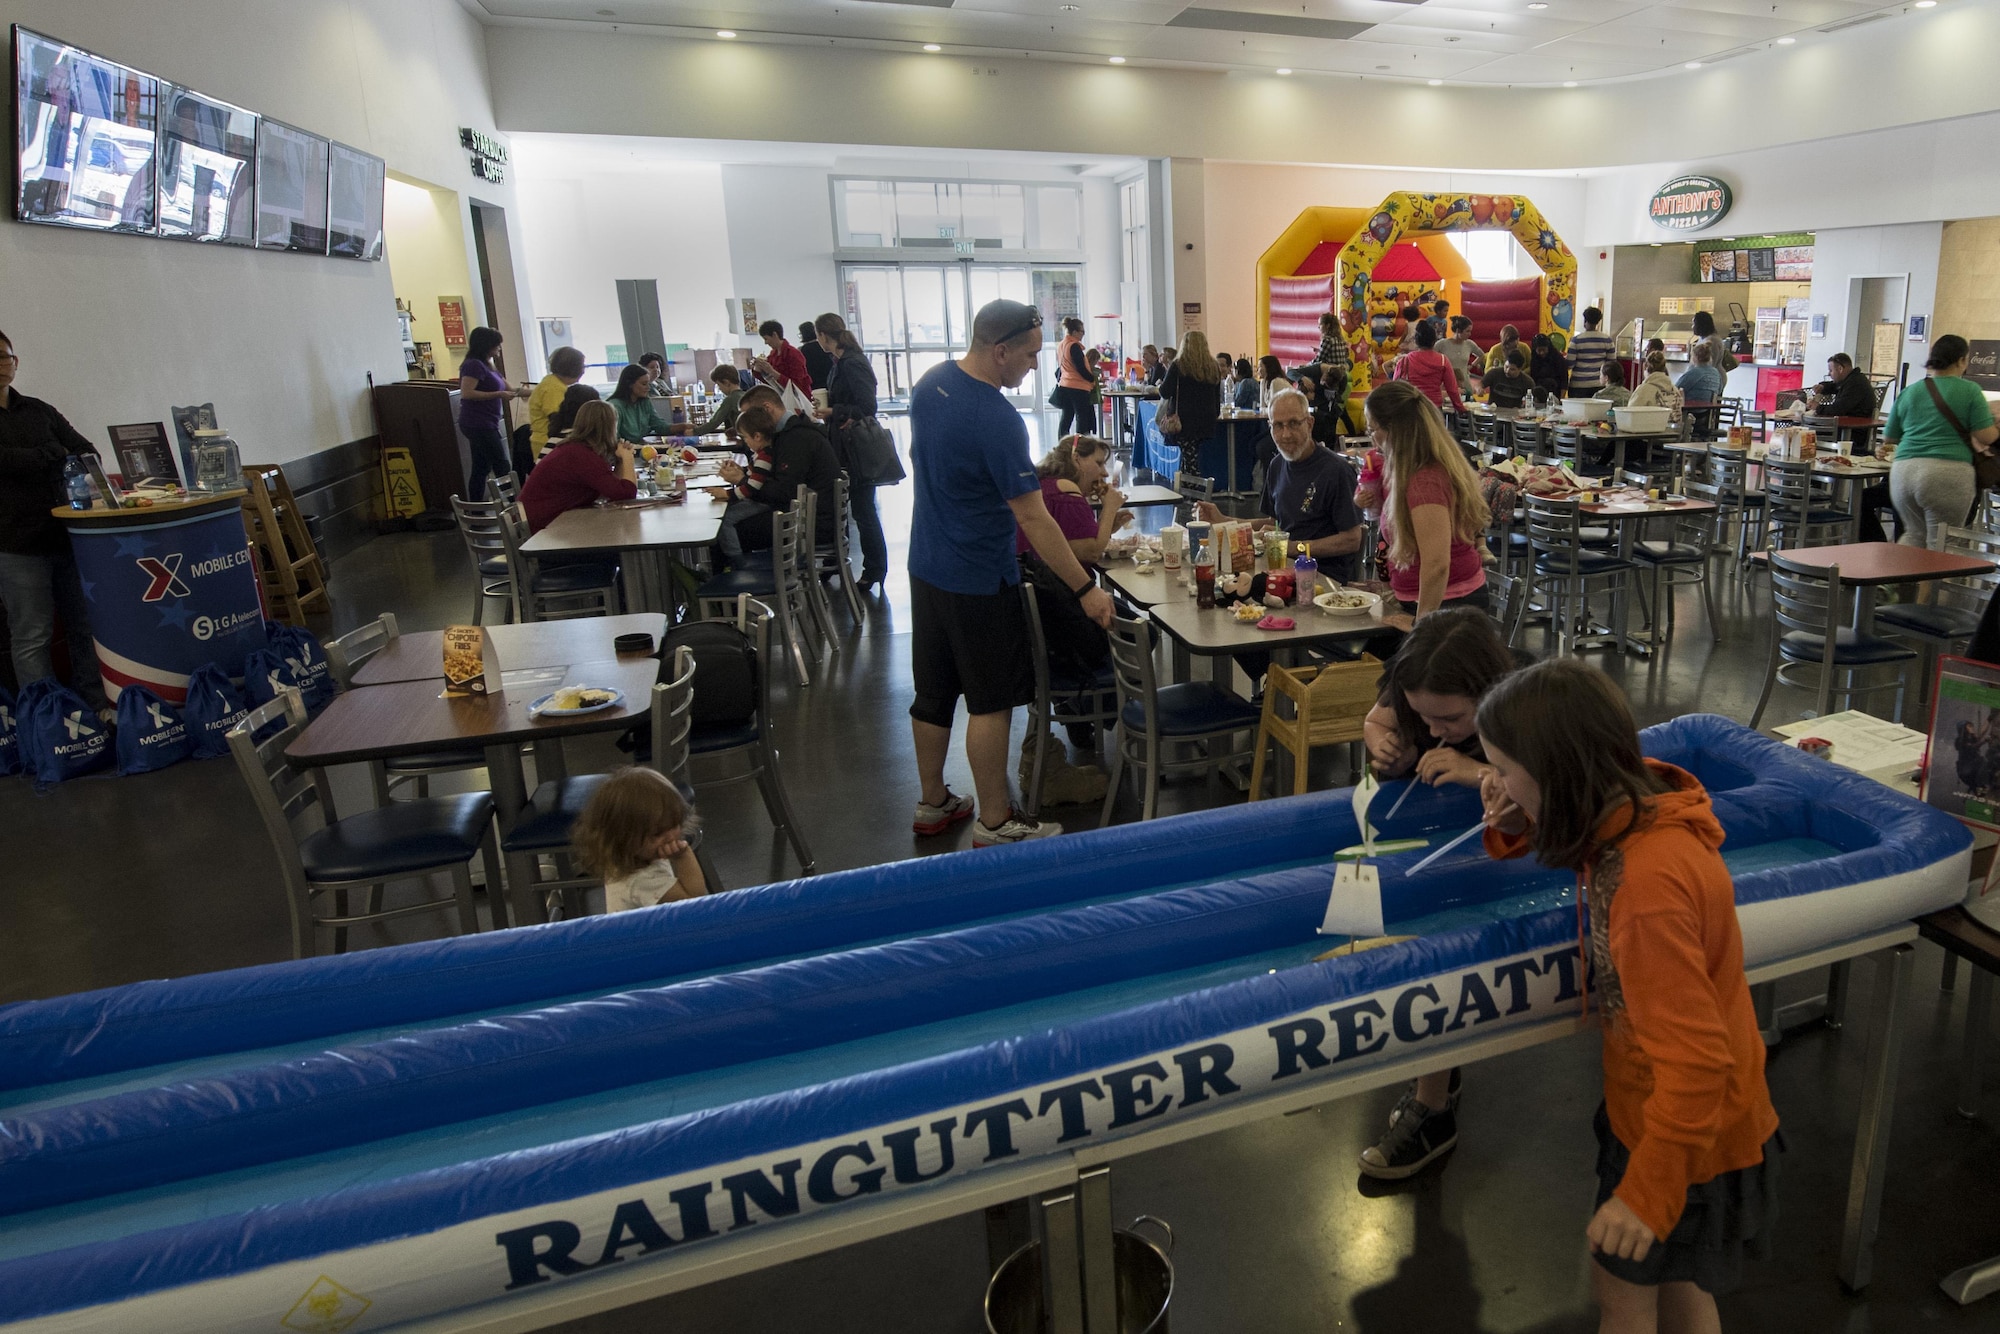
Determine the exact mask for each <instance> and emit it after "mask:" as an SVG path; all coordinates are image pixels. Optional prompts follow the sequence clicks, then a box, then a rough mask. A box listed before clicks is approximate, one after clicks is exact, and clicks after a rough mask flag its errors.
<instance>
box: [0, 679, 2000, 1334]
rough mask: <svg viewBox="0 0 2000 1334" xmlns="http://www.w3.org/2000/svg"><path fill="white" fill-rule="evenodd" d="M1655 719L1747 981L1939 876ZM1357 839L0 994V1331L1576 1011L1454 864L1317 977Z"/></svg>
mask: <svg viewBox="0 0 2000 1334" xmlns="http://www.w3.org/2000/svg"><path fill="white" fill-rule="evenodd" d="M1645 742H1646V747H1647V751H1648V753H1649V754H1652V755H1655V756H1658V757H1660V758H1662V759H1665V760H1669V761H1672V762H1673V763H1676V764H1680V765H1682V766H1683V767H1685V768H1687V769H1689V770H1691V771H1692V772H1693V773H1694V774H1695V775H1696V776H1697V777H1698V778H1700V779H1701V780H1702V782H1703V783H1704V784H1706V785H1707V786H1708V788H1709V790H1710V792H1711V793H1712V794H1713V797H1714V801H1715V807H1716V812H1717V815H1718V816H1719V817H1720V819H1721V821H1722V824H1723V827H1724V829H1725V830H1726V831H1727V834H1728V840H1727V843H1726V844H1725V846H1724V849H1723V853H1724V856H1725V857H1726V858H1727V859H1728V861H1729V862H1730V865H1731V868H1732V871H1733V873H1734V875H1735V881H1736V890H1737V901H1738V905H1739V912H1740V915H1741V918H1742V922H1743V932H1744V941H1745V948H1746V952H1747V955H1748V957H1749V961H1750V962H1751V963H1753V964H1754V963H1757V962H1760V961H1764V960H1768V959H1774V958H1782V957H1789V956H1791V955H1794V954H1797V953H1799V952H1801V951H1804V950H1807V949H1810V948H1814V947H1816V946H1820V945H1825V944H1830V943H1836V942H1840V941H1845V940H1848V939H1852V938H1854V937H1856V936H1858V935H1861V934H1863V933H1865V932H1868V931H1870V930H1873V929H1878V928H1880V927H1882V926H1885V925H1889V924H1893V923H1895V922H1898V921H1902V920H1905V919H1907V918H1909V917H1911V916H1913V915H1915V914H1918V913H1921V912H1925V911H1928V910H1931V909H1935V908H1940V907H1945V906H1948V905H1949V904H1952V903H1955V902H1957V901H1958V899H1959V898H1960V897H1961V896H1962V895H1963V893H1964V886H1965V880H1966V874H1967V869H1968V863H1969V857H1970V845H1971V840H1970V836H1969V835H1968V834H1967V832H1966V831H1965V829H1964V828H1963V827H1962V826H1960V825H1959V824H1958V823H1957V822H1956V821H1954V820H1952V819H1950V818H1949V817H1947V816H1944V815H1942V814H1940V813H1939V812H1936V811H1933V810H1930V809H1929V808H1927V807H1925V806H1923V805H1920V804H1919V803H1917V802H1915V801H1912V800H1910V799H1908V798H1906V797H1903V796H1901V795H1899V794H1897V793H1895V792H1893V791H1891V790H1889V789H1887V788H1885V787H1882V786H1880V785H1878V784H1876V783H1874V782H1871V781H1869V780H1867V779H1864V778H1862V777H1860V776H1859V775H1856V774H1852V773H1849V772H1848V771H1846V770H1843V769H1837V768H1834V767H1832V766H1831V765H1828V764H1827V763H1825V762H1824V761H1821V760H1818V759H1814V758H1811V757H1808V756H1804V755H1801V754H1799V753H1797V752H1795V751H1792V750H1789V749H1787V748H1785V747H1783V746H1780V745H1779V744H1777V743H1776V742H1773V741H1770V740H1768V739H1766V738H1762V737H1759V736H1758V735H1757V734H1755V733H1753V732H1750V731H1748V730H1746V729H1744V728H1742V727H1740V726H1738V725H1736V724H1734V723H1731V722H1728V721H1726V720H1724V719H1721V718H1713V717H1688V718H1682V719H1678V720H1676V721H1675V722H1672V723H1669V724H1666V725H1664V726H1661V727H1656V728H1652V729H1649V730H1648V731H1647V732H1646V733H1645ZM1377 809H1378V810H1380V809H1386V805H1384V806H1380V807H1378V808H1377ZM1477 819H1478V806H1477V801H1476V797H1475V795H1474V794H1473V793H1471V792H1470V791H1467V790H1464V789H1450V790H1446V791H1443V792H1433V791H1431V790H1428V789H1424V790H1420V791H1419V792H1417V793H1415V794H1413V795H1412V797H1411V799H1410V800H1409V801H1408V802H1406V803H1405V804H1404V806H1403V809H1402V811H1401V813H1400V814H1399V817H1398V819H1396V820H1395V821H1393V822H1387V823H1386V824H1385V826H1384V827H1383V828H1382V831H1381V832H1382V834H1383V836H1384V837H1392V838H1393V837H1418V836H1425V837H1430V838H1431V845H1432V846H1440V845H1441V843H1442V837H1444V836H1449V835H1451V834H1455V833H1457V832H1458V831H1459V830H1461V829H1463V828H1465V827H1467V826H1468V825H1469V824H1470V823H1472V822H1473V821H1476V820H1477ZM1357 839H1358V831H1357V829H1356V826H1355V822H1354V816H1353V813H1352V810H1351V808H1350V806H1349V803H1348V796H1347V794H1346V793H1345V792H1330V793H1321V794H1315V795H1311V796H1306V797H1300V798H1293V799H1289V800H1284V801H1278V802H1270V803H1258V804H1256V805H1250V806H1235V807H1230V808H1227V809H1223V810H1215V811H1207V812H1202V813H1198V814H1193V815H1184V816H1179V817H1175V818H1172V819H1165V820H1156V821H1153V822H1151V823H1148V824H1142V825H1125V826H1120V827H1118V828H1114V829H1108V830H1103V831H1099V832H1092V833H1085V834H1077V835H1071V836H1066V837H1064V838H1061V839H1054V840H1050V841H1047V842H1042V843H1034V844H1026V845H1022V846H1019V847H1014V848H1005V849H995V850H982V851H976V852H967V853H961V854H952V855H947V856H941V857H931V858H925V859H922V860H917V861H909V862H902V863H897V864H894V865H890V866H882V867H874V868H870V869H866V870H859V871H851V872H841V873H838V874H833V875H826V876H821V877H818V878H816V879H813V880H804V881H794V882H789V883H785V884H779V885H770V886H765V887H762V888H758V889H749V890H742V891H738V892H735V893H730V894H725V895H719V896H717V897H715V898H712V899H703V900H698V901H694V902H690V903H683V904H676V905H673V906H671V907H667V908H660V909H653V910H647V911H643V912H635V913H623V914H619V915H617V916H614V917H598V918H591V919H586V920H583V921H577V922H567V923H562V924H559V925H555V926H547V927H535V928H528V929H524V930H517V931H509V932H503V933H496V934H492V935H486V936H474V937H469V938H461V939H453V940H446V941H439V942H435V943H430V944H423V945H412V946H405V947H401V948H395V949H383V950H375V951H370V952H367V953H363V954H357V955H347V956H342V957H337V958H329V959H316V960H307V961H303V962H299V963H287V964H279V965H273V966H269V967H263V968H251V969H242V970H238V971H235V972H229V973H217V974H212V975H208V976H202V977H194V978H188V979H184V980H181V981H175V982H159V983H144V984H139V985H134V986H129V987H121V988H117V989H113V990H109V991H102V992H96V993H90V994H86V995H80V996H73V997H66V998H63V999H60V1000H53V1001H46V1002H35V1003H30V1004H23V1005H15V1006H11V1007H6V1008H4V1009H0V1320H3V1321H6V1322H9V1323H10V1325H11V1326H13V1327H19V1328H22V1329H30V1330H38V1331H39V1330H47V1331H76V1330H112V1329H118V1330H130V1329H144V1330H146V1331H147V1332H148V1334H183V1332H184V1334H222V1332H224V1331H238V1330H243V1331H251V1330H255V1331H260V1332H261V1331H269V1330H272V1329H274V1328H291V1329H300V1330H336V1329H354V1330H366V1329H379V1328H384V1327H387V1326H391V1325H394V1324H396V1323H398V1322H401V1321H405V1320H411V1319H415V1318H418V1317H423V1316H428V1315H433V1314H436V1313H441V1312H447V1311H453V1310H458V1309H461V1308H466V1307H471V1306H475V1305H478V1304H482V1303H493V1302H499V1303H504V1302H506V1301H508V1300H509V1298H510V1294H517V1293H522V1292H544V1291H548V1289H547V1288H546V1286H545V1285H548V1284H560V1283H566V1282H572V1281H577V1280H579V1279H580V1278H581V1276H584V1275H588V1274H591V1273H593V1272H601V1271H602V1269H603V1268H604V1267H605V1266H613V1265H616V1266H630V1265H643V1264H645V1263H647V1257H649V1256H660V1255H673V1254H683V1253H686V1252H687V1251H688V1250H689V1249H690V1248H695V1247H726V1246H728V1245H730V1244H731V1238H732V1237H733V1236H734V1235H735V1234H738V1233H741V1232H743V1231H744V1230H745V1229H756V1230H757V1231H756V1233H755V1235H762V1233H763V1232H764V1231H768V1230H769V1229H770V1228H772V1227H783V1226H785V1225H786V1220H789V1219H794V1218H798V1217H801V1216H804V1215H808V1214H813V1213H816V1212H818V1211H823V1210H829V1209H837V1208H840V1207H841V1206H842V1205H843V1204H845V1203H847V1202H849V1201H856V1200H866V1199H869V1198H870V1197H878V1196H882V1195H884V1194H887V1193H892V1192H901V1191H915V1190H924V1189H936V1188H938V1187H940V1186H942V1185H945V1184H947V1183H950V1182H953V1181H958V1180H961V1179H963V1178H964V1177H966V1176H967V1175H968V1174H974V1173H978V1172H980V1171H981V1170H983V1169H988V1168H991V1167H994V1166H997V1165H1018V1164H1021V1163H1025V1162H1030V1161H1032V1160H1033V1159H1035V1158H1036V1157H1037V1156H1044V1155H1060V1154H1065V1153H1067V1152H1068V1151H1070V1150H1071V1149H1072V1148H1074V1147H1076V1146H1079V1145H1081V1144H1083V1143H1085V1142H1086V1141H1089V1142H1092V1143H1096V1142H1102V1141H1104V1140H1106V1139H1108V1138H1112V1137H1118V1136H1122V1135H1128V1134H1134V1133H1139V1132H1142V1131H1149V1130H1152V1129H1154V1128H1156V1127H1158V1126H1159V1125H1161V1124H1163V1123H1167V1122H1170V1121H1172V1120H1173V1119H1175V1118H1178V1117H1182V1116H1189V1115H1199V1114H1201V1113H1204V1112H1208V1111H1212V1110H1214V1109H1215V1108H1216V1107H1218V1106H1219V1105H1221V1104H1223V1103H1226V1102H1230V1101H1241V1102H1244V1103H1249V1102H1254V1101H1255V1100H1256V1099H1258V1098H1259V1097H1262V1096H1266V1095H1268V1094H1270V1093H1272V1092H1273V1091H1275V1090H1284V1091H1290V1090H1293V1089H1296V1088H1299V1087H1301V1086H1303V1085H1308V1084H1310V1083H1311V1082H1312V1081H1315V1080H1323V1079H1328V1078H1331V1077H1333V1076H1335V1075H1338V1074H1344V1073H1346V1072H1348V1071H1350V1070H1354V1069H1356V1068H1359V1067H1361V1066H1364V1065H1366V1064H1368V1063H1371V1062H1381V1061H1387V1060H1389V1059H1392V1058H1394V1057H1398V1056H1407V1055H1410V1054H1412V1053H1414V1052H1419V1051H1436V1050H1444V1049H1445V1048H1447V1047H1448V1046H1449V1045H1450V1044H1452V1043H1454V1042H1463V1041H1467V1040H1469V1039H1471V1038H1473V1037H1475V1036H1484V1035H1486V1034H1488V1033H1491V1032H1495V1031H1498V1030H1502V1029H1505V1028H1507V1027H1508V1026H1511V1025H1519V1024H1526V1023H1529V1022H1533V1021H1536V1020H1547V1019H1550V1018H1554V1017H1558V1016H1560V1015H1561V1014H1562V1013H1563V1012H1564V1011H1565V1010H1569V1011H1574V1010H1576V1009H1577V1008H1578V1007H1579V1006H1580V1004H1581V992H1582V987H1581V978H1580V976H1579V974H1578V956H1577V949H1576V931H1577V921H1576V913H1575V907H1574V888H1575V887H1574V882H1573V879H1572V877H1570V876H1569V875H1568V874H1566V873H1561V872H1554V871H1550V870H1547V869H1545V868H1543V867H1540V866H1539V865H1537V864H1535V863H1534V862H1532V861H1527V860H1521V861H1512V862H1505V863H1495V862H1491V861H1488V860H1487V859H1486V858H1485V857H1484V856H1483V855H1482V854H1481V853H1480V852H1479V851H1478V847H1477V845H1476V844H1473V845H1470V846H1469V847H1468V848H1467V849H1466V850H1464V851H1463V852H1462V853H1458V854H1453V855H1451V856H1448V857H1446V858H1444V859H1443V860H1441V861H1439V862H1438V863H1437V864H1435V865H1434V866H1432V867H1430V868H1428V869H1427V870H1425V871H1424V872H1422V873H1420V874H1418V875H1415V876H1406V875H1405V874H1403V870H1404V869H1405V868H1407V867H1409V866H1411V865H1413V864H1414V863H1415V862H1416V861H1417V860H1418V859H1420V858H1421V857H1422V856H1423V855H1424V853H1423V852H1421V851H1418V852H1412V853H1405V854H1401V855H1398V856H1392V857H1383V858H1380V859H1378V863H1379V865H1380V867H1381V870H1382V880H1383V888H1384V907H1385V917H1386V920H1387V923H1388V929H1389V931H1390V932H1392V933H1395V934H1398V935H1407V936H1411V937H1414V939H1410V940H1407V941H1404V942H1402V943H1398V944H1391V945H1387V946H1383V947H1380V948H1377V949H1373V950H1370V951H1366V952H1362V953H1356V954H1350V955H1345V956H1341V957H1337V958H1332V959H1328V960H1325V961H1319V962H1316V961H1315V960H1314V956H1316V955H1319V954H1321V953H1323V952H1324V951H1325V950H1326V949H1327V948H1328V946H1329V944H1330V943H1331V942H1329V941H1328V940H1327V939H1325V938H1324V937H1320V936H1317V935H1316V934H1315V929H1316V927H1317V926H1318V924H1319V923H1320V920H1321V916H1322V913H1323V911H1324V909H1325V905H1326V898H1327V892H1328V886H1329V884H1330V882H1331V858H1332V854H1333V852H1334V850H1335V849H1338V848H1341V847H1344V846H1346V845H1349V844H1351V843H1354V842H1356V841H1357Z"/></svg>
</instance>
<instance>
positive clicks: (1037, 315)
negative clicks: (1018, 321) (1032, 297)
mask: <svg viewBox="0 0 2000 1334" xmlns="http://www.w3.org/2000/svg"><path fill="white" fill-rule="evenodd" d="M1041 327H1042V312H1041V311H1039V310H1031V311H1029V312H1028V322H1027V323H1026V324H1024V325H1022V326H1021V327H1020V328H1018V329H1016V330H1014V332H1012V333H1010V334H1006V335H1004V336H1002V337H1000V338H996V339H994V340H993V341H994V342H996V343H1011V342H1013V341H1014V340H1015V339H1016V338H1019V337H1020V336H1021V335H1022V334H1024V333H1029V332H1031V331H1033V330H1035V329H1039V328H1041Z"/></svg>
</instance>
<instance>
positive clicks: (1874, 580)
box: [1778, 542, 1993, 634]
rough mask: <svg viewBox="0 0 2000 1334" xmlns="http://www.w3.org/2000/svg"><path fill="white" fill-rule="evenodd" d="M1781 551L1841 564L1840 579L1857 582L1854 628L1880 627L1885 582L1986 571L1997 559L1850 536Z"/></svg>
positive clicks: (1802, 559) (1796, 559)
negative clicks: (1878, 596) (1879, 597)
mask: <svg viewBox="0 0 2000 1334" xmlns="http://www.w3.org/2000/svg"><path fill="white" fill-rule="evenodd" d="M1778 554H1779V555H1781V556H1783V557H1784V558H1785V559H1786V560H1789V561H1791V562H1793V563H1794V564H1798V565H1807V566H1811V567H1813V568H1814V569H1819V570H1827V569H1831V568H1832V567H1834V566H1836V565H1837V566H1839V567H1840V580H1841V582H1842V583H1845V584H1852V585H1853V586H1854V620H1853V626H1854V629H1855V630H1856V631H1857V632H1858V633H1860V634H1872V633H1874V630H1875V590H1876V589H1877V588H1880V587H1881V586H1882V585H1884V584H1914V583H1922V582H1924V581H1925V580H1929V579H1955V578H1959V577H1961V576H1964V575H1968V574H1985V573H1987V572H1988V571H1990V570H1991V569H1993V562H1991V561H1988V560H1980V559H1979V558H1977V557H1974V556H1961V555H1958V554H1957V553H1955V552H1950V551H1931V550H1929V549H1927V548H1925V547H1906V546H1904V545H1902V544H1901V543H1900V542H1846V543H1842V544H1841V545H1839V546H1831V547H1794V548H1792V549H1791V550H1788V551H1780V552H1779V553H1778Z"/></svg>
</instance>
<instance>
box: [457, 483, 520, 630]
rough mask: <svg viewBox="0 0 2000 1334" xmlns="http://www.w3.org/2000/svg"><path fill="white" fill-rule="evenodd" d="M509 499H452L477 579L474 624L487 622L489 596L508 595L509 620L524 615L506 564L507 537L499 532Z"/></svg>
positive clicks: (459, 529)
mask: <svg viewBox="0 0 2000 1334" xmlns="http://www.w3.org/2000/svg"><path fill="white" fill-rule="evenodd" d="M506 508H507V502H505V501H500V500H461V499H460V498H459V497H457V496H453V497H452V498H451V513H452V518H453V519H455V520H456V521H457V523H458V536H459V538H460V540H462V541H463V542H464V543H465V554H466V555H468V556H470V557H471V558H472V572H473V575H474V576H475V577H476V578H477V579H478V581H479V582H478V583H477V584H475V585H473V590H472V623H473V624H474V625H484V624H485V623H486V620H485V615H486V599H488V598H505V599H506V601H507V619H508V620H510V621H518V620H519V619H520V618H521V605H520V602H521V600H520V599H519V598H518V597H516V596H515V595H514V573H513V569H512V567H511V566H509V565H508V563H507V539H506V537H505V535H504V534H502V533H501V531H500V515H501V513H502V511H504V510H505V509H506Z"/></svg>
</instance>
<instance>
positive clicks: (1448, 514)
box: [1366, 325, 1490, 630]
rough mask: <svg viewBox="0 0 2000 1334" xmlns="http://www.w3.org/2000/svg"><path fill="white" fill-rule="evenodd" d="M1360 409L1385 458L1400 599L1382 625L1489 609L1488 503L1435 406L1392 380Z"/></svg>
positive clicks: (1386, 519) (1385, 514) (1387, 538)
mask: <svg viewBox="0 0 2000 1334" xmlns="http://www.w3.org/2000/svg"><path fill="white" fill-rule="evenodd" d="M1424 327H1426V326H1423V325H1419V326H1418V328H1420V329H1421V328H1424ZM1439 360H1443V359H1442V358H1439ZM1446 374H1447V376H1449V375H1450V367H1449V365H1447V367H1446ZM1454 392H1455V390H1454ZM1366 411H1367V414H1368V435H1369V438H1370V439H1371V440H1373V441H1374V442H1375V447H1376V448H1377V449H1380V450H1381V451H1382V458H1383V481H1384V483H1385V486H1384V496H1383V502H1382V541H1383V543H1384V545H1385V546H1387V547H1388V549H1389V560H1388V565H1387V570H1388V575H1389V589H1390V591H1391V592H1392V593H1394V594H1395V596H1396V600H1397V601H1398V602H1400V603H1401V604H1402V610H1401V611H1400V612H1396V613H1392V614H1390V615H1388V616H1384V617H1383V618H1382V620H1383V623H1384V624H1387V625H1393V626H1396V627H1397V628H1399V629H1403V630H1408V629H1411V628H1413V627H1414V626H1415V625H1416V623H1417V621H1418V619H1419V618H1421V617H1424V616H1427V615H1429V614H1430V613H1431V612H1434V611H1436V610H1437V609H1438V608H1440V607H1477V608H1478V609H1479V610H1480V611H1488V610H1489V609H1490V608H1489V605H1488V599H1487V596H1486V564H1485V561H1484V560H1483V559H1482V557H1481V554H1480V550H1481V547H1482V546H1483V544H1484V542H1485V536H1486V525H1487V522H1488V519H1489V515H1488V513H1487V509H1486V502H1485V501H1484V500H1483V499H1481V498H1480V495H1479V478H1478V475H1477V474H1475V473H1474V472H1473V471H1472V465H1471V464H1470V463H1468V462H1466V459H1465V452H1464V451H1463V450H1461V449H1460V448H1459V447H1458V442H1457V441H1456V440H1453V439H1452V438H1451V433H1450V432H1448V431H1446V430H1445V426H1444V417H1443V416H1442V415H1441V414H1440V413H1439V411H1438V409H1437V405H1436V404H1434V403H1432V402H1431V400H1430V399H1429V398H1427V397H1426V396H1425V395H1424V393H1423V391H1422V390H1420V389H1419V388H1418V387H1417V386H1416V385H1415V384H1413V383H1411V382H1410V381H1409V380H1391V381H1389V382H1388V383H1387V384H1381V385H1377V386H1376V387H1375V388H1374V389H1373V390H1372V391H1370V392H1369V395H1368V400H1367V404H1366Z"/></svg>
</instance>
